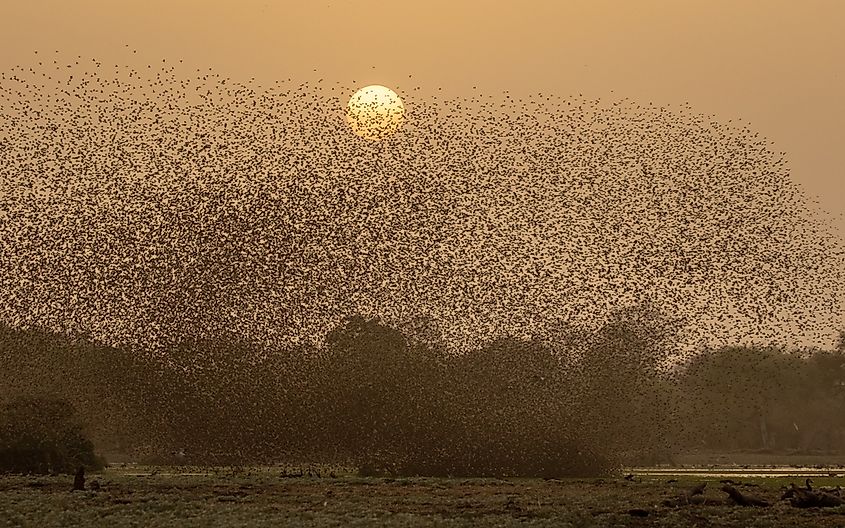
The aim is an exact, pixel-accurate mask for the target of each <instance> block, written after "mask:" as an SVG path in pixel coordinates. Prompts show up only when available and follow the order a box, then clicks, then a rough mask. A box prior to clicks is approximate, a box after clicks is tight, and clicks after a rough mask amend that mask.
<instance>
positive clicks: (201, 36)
mask: <svg viewBox="0 0 845 528" xmlns="http://www.w3.org/2000/svg"><path fill="white" fill-rule="evenodd" d="M0 32H2V34H3V35H4V39H3V41H4V44H3V46H2V49H0V68H2V69H4V70H7V69H9V68H11V67H13V66H15V65H25V64H27V63H28V62H31V61H32V60H33V59H34V54H33V52H34V51H35V50H39V51H41V53H42V54H43V53H45V52H55V51H57V50H58V51H59V52H60V53H61V54H62V55H70V54H73V55H77V54H79V55H82V56H83V57H94V58H97V59H100V60H103V61H105V62H111V61H115V62H119V63H121V64H126V63H129V64H134V63H137V64H143V63H145V62H146V63H153V64H155V63H156V62H158V63H160V62H161V59H169V60H170V61H175V60H177V59H180V60H183V61H184V64H186V65H190V66H191V67H193V66H196V67H202V68H209V67H211V68H213V69H214V70H215V71H217V72H218V73H221V74H223V75H227V76H231V77H233V78H235V79H238V80H248V79H250V78H254V79H255V81H256V82H272V81H273V80H275V79H286V78H293V79H302V80H303V81H314V80H317V79H319V78H323V79H326V81H327V82H340V83H342V84H343V85H348V86H358V85H360V86H363V85H366V84H371V83H379V84H384V85H387V86H391V87H395V88H402V89H409V88H412V87H416V86H419V87H420V89H421V90H422V91H423V92H424V93H425V92H429V91H434V90H436V89H438V88H442V91H443V93H444V94H448V95H452V96H461V95H470V94H472V92H473V90H478V91H480V92H484V93H501V92H503V91H505V90H509V91H510V93H512V94H530V93H538V92H542V93H554V94H558V95H562V96H566V95H571V94H576V95H577V94H579V93H582V94H584V95H585V96H587V97H607V98H614V97H618V98H622V97H630V98H632V99H634V100H637V101H640V102H644V103H645V102H654V103H655V104H661V105H680V104H683V103H685V102H689V104H690V105H691V106H692V108H693V110H695V111H697V112H701V113H705V114H713V115H714V116H716V117H717V118H718V119H719V120H724V121H727V120H734V121H735V120H738V119H741V120H743V122H750V123H751V126H752V128H754V129H755V130H757V131H759V132H760V133H761V134H762V135H764V136H766V137H768V138H769V139H770V140H771V141H773V142H774V146H773V148H775V149H776V150H778V151H784V152H786V153H787V158H788V159H789V162H790V167H791V169H792V177H793V179H794V180H795V181H796V182H798V183H799V184H800V185H801V186H802V187H803V189H804V190H805V191H806V192H807V194H808V195H810V196H811V197H813V198H815V199H817V200H818V202H819V205H820V208H821V209H822V210H823V211H824V214H826V215H829V217H830V220H831V221H832V222H833V223H834V225H835V229H836V230H837V232H838V233H839V234H840V236H842V234H843V233H845V200H843V195H844V194H845V193H843V177H844V176H845V172H844V171H843V169H842V167H843V166H845V149H843V148H841V145H843V144H845V130H843V128H842V126H841V124H842V123H844V122H845V100H843V98H842V94H845V75H843V71H845V61H843V58H845V39H843V38H842V37H841V35H843V34H845V3H843V2H839V1H837V0H807V1H802V2H793V1H785V0H767V1H734V0H729V1H724V0H709V1H685V2H676V1H668V0H667V1H656V0H640V1H636V2H613V1H603V0H598V1H596V0H590V1H581V0H575V1H557V0H555V1H533V2H505V1H502V2H498V1H497V2H488V1H479V0H428V1H426V2H419V3H418V2H410V1H408V2H403V1H395V2H383V1H374V0H356V1H342V0H319V1H313V2H312V1H308V2H303V1H290V2H287V1H276V2H272V1H266V0H265V1H262V0H238V1H234V0H202V1H198V0H144V1H134V0H126V1H121V2H114V1H112V0H75V1H73V2H67V1H64V0H26V1H20V0H7V1H5V2H4V13H3V16H2V17H0ZM127 46H128V48H127ZM129 50H133V51H136V52H135V53H130V51H129ZM42 56H43V55H42ZM315 70H316V71H315ZM409 76H411V77H410V78H409Z"/></svg>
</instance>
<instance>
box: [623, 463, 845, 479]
mask: <svg viewBox="0 0 845 528" xmlns="http://www.w3.org/2000/svg"><path fill="white" fill-rule="evenodd" d="M629 472H630V473H633V474H634V475H638V476H650V477H663V476H695V477H713V478H716V477H845V466H842V465H838V466H825V467H819V466H724V467H720V466H711V467H640V468H630V470H629Z"/></svg>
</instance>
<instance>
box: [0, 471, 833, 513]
mask: <svg viewBox="0 0 845 528" xmlns="http://www.w3.org/2000/svg"><path fill="white" fill-rule="evenodd" d="M330 471H331V470H330V469H328V468H323V469H322V471H321V476H320V477H317V476H310V477H309V476H307V473H306V475H305V476H301V477H300V476H288V475H289V473H290V471H289V470H286V469H283V468H278V467H274V468H253V469H248V470H244V469H231V468H223V469H217V470H213V471H209V470H191V469H188V468H180V472H178V473H177V472H173V468H164V467H162V468H146V467H145V468H141V467H137V466H122V467H121V466H116V467H115V466H112V467H109V468H107V469H106V470H104V471H103V472H101V473H98V474H89V475H88V476H87V486H88V487H90V485H91V483H92V482H93V481H95V480H96V481H97V482H98V483H99V484H100V485H101V489H100V490H99V491H84V492H71V491H70V489H71V487H72V483H73V477H72V476H55V477H54V476H51V477H29V476H4V477H0V527H3V526H37V527H38V528H49V527H54V526H144V527H147V526H149V527H157V526H174V527H177V526H178V527H190V526H197V527H199V526H202V527H211V526H226V527H229V526H243V527H253V526H274V527H275V526H284V525H290V526H371V525H372V526H449V527H452V526H481V525H483V526H523V525H529V526H554V527H567V526H572V527H576V526H577V527H581V526H667V527H688V526H689V527H692V526H695V527H743V528H744V527H768V526H802V527H834V526H836V527H843V526H845V507H839V508H830V509H806V510H802V509H798V508H794V507H792V506H790V505H789V503H788V502H785V501H781V502H779V501H778V498H779V497H780V495H781V491H780V489H779V488H780V487H781V486H782V485H784V484H786V483H788V482H796V483H799V482H802V481H803V479H801V478H797V477H778V478H759V477H755V478H743V479H736V478H734V480H740V481H741V482H742V484H743V485H742V486H739V487H740V489H742V490H744V491H746V492H749V493H754V494H757V495H759V496H761V497H764V498H766V499H768V500H770V501H772V502H773V503H774V506H772V507H770V508H743V507H737V506H729V505H726V504H724V503H722V499H723V497H724V496H725V495H724V493H722V492H721V491H719V488H720V487H721V486H722V484H721V483H720V482H719V480H720V479H721V477H713V478H702V477H681V478H680V480H679V481H678V482H671V483H670V482H668V480H670V479H667V478H666V477H665V476H662V475H661V476H659V477H648V476H637V477H634V478H633V480H626V479H624V478H612V479H611V478H609V479H580V480H543V479H507V480H500V479H437V478H396V479H393V478H375V477H370V478H363V477H357V476H354V475H352V474H343V473H342V472H341V471H340V470H335V471H334V474H335V475H337V476H336V477H335V478H332V476H331V475H330ZM296 473H297V474H298V472H296ZM629 478H630V477H629ZM702 481H707V482H708V486H707V489H706V493H705V496H706V498H707V499H708V502H711V501H712V503H711V504H706V503H705V504H703V505H684V506H679V507H670V506H664V505H662V502H663V501H664V500H666V499H672V498H674V497H677V496H678V495H679V494H680V493H681V492H683V491H684V490H686V489H688V488H690V487H692V486H694V485H695V484H696V483H699V482H702ZM814 481H815V485H816V486H828V485H837V484H845V479H843V478H841V477H814ZM635 508H636V509H641V510H645V512H646V513H647V516H645V517H636V516H633V515H632V514H631V513H629V510H632V509H635Z"/></svg>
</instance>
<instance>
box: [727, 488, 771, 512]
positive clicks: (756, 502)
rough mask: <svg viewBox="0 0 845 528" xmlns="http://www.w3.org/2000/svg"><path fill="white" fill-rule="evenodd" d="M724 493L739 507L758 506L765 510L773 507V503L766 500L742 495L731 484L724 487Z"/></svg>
mask: <svg viewBox="0 0 845 528" xmlns="http://www.w3.org/2000/svg"><path fill="white" fill-rule="evenodd" d="M722 491H724V492H725V493H727V494H728V497H729V498H730V500H731V501H732V502H733V503H734V504H736V505H737V506H758V507H763V508H766V507H769V506H771V503H769V502H768V501H766V500H765V499H761V498H759V497H755V496H753V495H748V494H745V493H742V492H740V491H739V490H738V489H736V488H735V487H733V486H731V485H730V484H725V485H724V486H722Z"/></svg>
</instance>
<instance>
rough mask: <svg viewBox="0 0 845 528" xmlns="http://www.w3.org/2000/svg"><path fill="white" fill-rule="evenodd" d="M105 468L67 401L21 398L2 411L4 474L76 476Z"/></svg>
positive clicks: (0, 434) (0, 430) (0, 453)
mask: <svg viewBox="0 0 845 528" xmlns="http://www.w3.org/2000/svg"><path fill="white" fill-rule="evenodd" d="M103 465H104V463H103V460H102V459H100V458H98V457H97V456H96V455H95V454H94V445H93V443H92V442H91V441H90V440H89V439H88V437H87V436H86V435H85V434H84V432H83V428H82V425H81V424H80V423H79V422H78V421H77V420H76V416H75V412H74V409H73V406H72V405H71V404H70V403H68V402H67V401H66V400H62V399H55V398H46V397H27V398H19V399H16V400H13V401H11V402H9V403H7V404H6V405H4V406H3V407H2V409H0V472H6V473H41V474H46V473H73V472H74V471H75V470H76V468H78V467H79V466H85V467H87V468H88V469H100V468H102V467H103Z"/></svg>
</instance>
